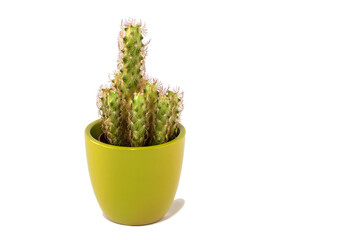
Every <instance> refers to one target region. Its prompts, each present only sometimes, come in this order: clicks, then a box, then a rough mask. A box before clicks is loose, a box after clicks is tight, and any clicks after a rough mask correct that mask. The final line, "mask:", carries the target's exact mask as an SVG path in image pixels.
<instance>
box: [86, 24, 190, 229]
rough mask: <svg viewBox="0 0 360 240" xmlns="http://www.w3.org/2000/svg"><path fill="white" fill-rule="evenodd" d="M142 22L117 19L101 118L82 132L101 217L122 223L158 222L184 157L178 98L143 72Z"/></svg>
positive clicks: (102, 91) (101, 94)
mask: <svg viewBox="0 0 360 240" xmlns="http://www.w3.org/2000/svg"><path fill="white" fill-rule="evenodd" d="M145 33H146V30H145V27H144V25H143V24H142V23H141V22H136V21H135V20H131V19H130V20H126V21H122V24H121V31H120V34H119V41H118V48H119V56H118V64H117V70H116V71H115V74H114V77H113V78H112V79H111V82H110V86H109V87H101V88H100V90H99V94H98V99H97V100H98V101H97V106H98V109H99V115H100V116H101V118H100V119H98V120H96V121H94V122H92V123H90V124H89V125H88V126H87V127H86V130H85V145H86V155H87V162H88V168H89V173H90V179H91V183H92V186H93V189H94V192H95V196H96V198H97V200H98V203H99V205H100V207H101V209H102V211H103V213H104V215H105V216H106V217H107V218H108V219H110V220H111V221H114V222H117V223H121V224H126V225H145V224H150V223H153V222H156V221H158V220H160V219H161V218H162V217H163V216H164V215H165V213H166V212H167V210H168V209H169V208H170V205H171V203H172V201H173V199H174V197H175V193H176V190H177V186H178V182H179V178H180V172H181V166H182V159H183V153H184V142H185V128H184V127H183V126H182V125H181V124H180V123H179V117H180V113H181V111H182V109H183V104H182V97H183V94H182V93H180V92H179V89H176V90H173V91H170V90H169V88H164V87H163V86H162V85H161V84H160V83H159V81H157V80H154V79H151V78H149V77H148V76H147V75H146V72H145V57H146V52H147V45H148V43H149V42H146V43H144V42H143V38H144V35H145Z"/></svg>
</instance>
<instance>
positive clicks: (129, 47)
mask: <svg viewBox="0 0 360 240" xmlns="http://www.w3.org/2000/svg"><path fill="white" fill-rule="evenodd" d="M142 39H143V26H141V23H140V24H137V23H135V22H134V21H131V20H130V21H126V22H125V23H123V24H122V30H121V31H120V34H119V43H118V47H119V59H118V73H117V75H118V77H117V78H116V80H119V79H121V80H122V81H123V84H124V86H123V87H125V88H126V89H127V92H128V94H127V95H126V96H127V97H128V98H130V97H132V95H133V93H134V92H137V91H138V90H139V89H140V86H141V85H142V84H141V83H142V82H144V79H143V76H144V75H145V55H146V45H145V44H143V42H142ZM115 85H116V86H117V87H119V82H117V81H115Z"/></svg>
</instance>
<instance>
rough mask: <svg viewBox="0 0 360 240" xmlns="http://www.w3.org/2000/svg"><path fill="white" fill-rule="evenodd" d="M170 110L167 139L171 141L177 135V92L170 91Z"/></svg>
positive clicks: (178, 100)
mask: <svg viewBox="0 0 360 240" xmlns="http://www.w3.org/2000/svg"><path fill="white" fill-rule="evenodd" d="M168 98H169V105H170V112H169V128H168V129H167V133H166V137H165V140H166V141H170V140H172V139H173V138H175V137H176V135H177V127H178V113H179V102H180V99H179V98H178V95H177V93H175V92H172V91H168Z"/></svg>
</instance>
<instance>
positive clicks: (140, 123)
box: [130, 93, 146, 147]
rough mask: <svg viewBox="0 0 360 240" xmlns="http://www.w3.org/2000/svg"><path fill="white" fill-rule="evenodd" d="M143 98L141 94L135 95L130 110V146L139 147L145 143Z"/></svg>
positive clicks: (144, 107) (144, 106)
mask: <svg viewBox="0 0 360 240" xmlns="http://www.w3.org/2000/svg"><path fill="white" fill-rule="evenodd" d="M145 111H146V105H145V97H144V94H143V93H135V94H134V98H133V101H132V108H131V120H130V127H131V146H132V147H139V146H143V145H144V143H145V130H146V125H145Z"/></svg>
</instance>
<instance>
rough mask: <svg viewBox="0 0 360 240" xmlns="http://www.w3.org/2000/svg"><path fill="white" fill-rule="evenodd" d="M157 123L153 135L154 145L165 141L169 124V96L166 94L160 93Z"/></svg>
mask: <svg viewBox="0 0 360 240" xmlns="http://www.w3.org/2000/svg"><path fill="white" fill-rule="evenodd" d="M157 106H158V108H157V112H156V125H155V132H154V137H153V145H158V144H162V143H164V142H165V137H166V132H167V128H168V126H169V122H168V120H169V111H170V106H169V98H168V97H167V96H166V95H165V94H162V93H161V94H160V96H159V99H158V101H157Z"/></svg>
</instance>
